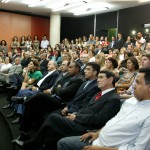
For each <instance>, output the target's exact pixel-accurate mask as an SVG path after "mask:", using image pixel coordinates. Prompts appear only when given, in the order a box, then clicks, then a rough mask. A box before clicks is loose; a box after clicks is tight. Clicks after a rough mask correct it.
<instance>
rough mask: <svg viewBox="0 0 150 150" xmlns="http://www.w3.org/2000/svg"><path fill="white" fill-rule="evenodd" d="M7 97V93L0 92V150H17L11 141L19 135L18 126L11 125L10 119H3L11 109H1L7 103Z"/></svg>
mask: <svg viewBox="0 0 150 150" xmlns="http://www.w3.org/2000/svg"><path fill="white" fill-rule="evenodd" d="M7 96H8V93H7V91H5V92H2V91H0V150H19V149H18V148H17V147H16V146H15V145H13V144H12V143H11V141H12V139H14V137H17V136H18V134H19V130H18V125H12V124H11V120H12V119H6V118H5V116H6V115H7V114H9V113H11V112H12V109H2V107H3V106H5V105H6V104H7V103H8V101H7V100H6V98H7ZM13 119H14V118H13Z"/></svg>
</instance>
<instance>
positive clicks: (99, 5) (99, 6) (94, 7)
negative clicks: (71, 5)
mask: <svg viewBox="0 0 150 150" xmlns="http://www.w3.org/2000/svg"><path fill="white" fill-rule="evenodd" d="M109 8H112V5H110V4H108V3H104V2H96V3H92V4H87V5H84V6H83V7H79V8H75V9H72V10H71V11H69V12H71V13H73V14H74V15H83V14H92V13H96V12H100V11H103V10H107V9H109Z"/></svg>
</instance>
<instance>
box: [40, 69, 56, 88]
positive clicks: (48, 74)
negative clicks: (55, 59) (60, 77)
mask: <svg viewBox="0 0 150 150" xmlns="http://www.w3.org/2000/svg"><path fill="white" fill-rule="evenodd" d="M54 71H55V70H53V71H49V72H48V73H47V75H46V76H44V77H43V78H42V79H41V80H40V81H39V82H38V83H37V85H38V87H40V86H41V84H42V82H43V81H44V80H45V79H46V78H47V77H48V76H50V75H51V74H52V73H53V72H54Z"/></svg>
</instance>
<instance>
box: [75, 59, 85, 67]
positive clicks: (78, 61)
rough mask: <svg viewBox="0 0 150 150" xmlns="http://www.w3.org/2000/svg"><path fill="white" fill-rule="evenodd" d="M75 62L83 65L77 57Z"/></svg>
mask: <svg viewBox="0 0 150 150" xmlns="http://www.w3.org/2000/svg"><path fill="white" fill-rule="evenodd" d="M75 62H77V63H79V64H80V66H82V65H83V62H82V61H81V60H80V59H77V60H76V61H75Z"/></svg>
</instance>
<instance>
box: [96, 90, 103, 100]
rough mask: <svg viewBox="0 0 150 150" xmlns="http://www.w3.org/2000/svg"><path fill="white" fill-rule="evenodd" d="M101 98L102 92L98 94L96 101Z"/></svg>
mask: <svg viewBox="0 0 150 150" xmlns="http://www.w3.org/2000/svg"><path fill="white" fill-rule="evenodd" d="M101 96H102V92H99V93H98V94H97V96H96V97H95V101H97V100H98V99H99V98H100V97H101Z"/></svg>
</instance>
